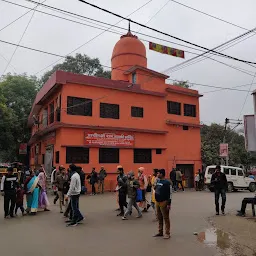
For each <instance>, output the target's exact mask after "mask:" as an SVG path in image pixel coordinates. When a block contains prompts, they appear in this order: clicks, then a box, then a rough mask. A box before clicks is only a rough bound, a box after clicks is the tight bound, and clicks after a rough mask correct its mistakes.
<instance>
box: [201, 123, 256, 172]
mask: <svg viewBox="0 0 256 256" xmlns="http://www.w3.org/2000/svg"><path fill="white" fill-rule="evenodd" d="M224 135H225V142H226V143H228V144H229V165H236V166H237V165H244V166H245V167H246V168H248V167H249V166H250V165H251V164H255V163H256V157H255V154H252V153H249V152H247V151H246V150H245V139H244V136H243V135H242V134H241V133H239V132H237V131H235V130H232V129H230V128H228V129H227V131H226V132H225V128H224V126H222V125H219V124H211V125H210V126H208V125H203V127H202V128H201V141H202V161H203V163H204V164H206V165H212V164H218V163H220V161H221V159H220V157H219V145H220V143H222V142H223V138H224Z"/></svg>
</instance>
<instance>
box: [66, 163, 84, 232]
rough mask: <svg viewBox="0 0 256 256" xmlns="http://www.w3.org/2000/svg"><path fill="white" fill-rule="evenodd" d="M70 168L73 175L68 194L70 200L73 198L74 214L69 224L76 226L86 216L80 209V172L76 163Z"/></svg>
mask: <svg viewBox="0 0 256 256" xmlns="http://www.w3.org/2000/svg"><path fill="white" fill-rule="evenodd" d="M70 169H71V175H72V176H71V182H70V187H69V191H68V194H67V195H68V196H69V197H70V200H71V207H72V212H73V216H72V221H71V223H69V224H68V225H67V226H72V227H75V226H77V224H78V223H79V222H81V221H82V220H84V217H83V215H82V214H81V212H80V210H79V196H80V193H81V180H80V176H79V174H78V173H77V167H76V166H75V165H74V164H72V165H70Z"/></svg>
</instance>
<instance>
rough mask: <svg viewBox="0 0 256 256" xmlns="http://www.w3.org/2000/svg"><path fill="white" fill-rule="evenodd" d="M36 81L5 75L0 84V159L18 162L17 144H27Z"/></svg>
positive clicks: (32, 78)
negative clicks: (29, 117) (28, 121)
mask: <svg viewBox="0 0 256 256" xmlns="http://www.w3.org/2000/svg"><path fill="white" fill-rule="evenodd" d="M37 86H38V81H37V79H36V78H35V77H28V76H27V75H25V74H23V75H10V74H8V75H6V76H4V77H3V78H2V80H1V82H0V115H1V119H0V130H1V136H0V158H1V160H2V161H14V160H19V159H20V157H19V155H18V148H19V144H20V143H22V142H28V140H29V138H30V130H29V129H28V127H27V120H28V116H29V113H30V110H31V107H32V104H33V101H34V99H35V96H36V92H37V91H36V88H37Z"/></svg>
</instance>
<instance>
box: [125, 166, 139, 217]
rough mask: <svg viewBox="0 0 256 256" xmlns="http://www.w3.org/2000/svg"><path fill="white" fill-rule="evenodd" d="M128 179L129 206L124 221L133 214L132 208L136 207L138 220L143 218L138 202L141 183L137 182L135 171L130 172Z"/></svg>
mask: <svg viewBox="0 0 256 256" xmlns="http://www.w3.org/2000/svg"><path fill="white" fill-rule="evenodd" d="M127 177H128V180H127V193H128V206H127V209H126V212H125V214H124V217H123V218H122V219H123V220H127V215H128V214H130V213H131V212H132V207H134V208H135V209H136V210H137V212H138V216H137V218H141V217H142V213H141V211H140V208H139V206H138V205H137V202H136V196H137V189H138V188H139V187H140V183H139V182H138V181H137V180H135V176H134V172H133V171H130V172H129V173H128V175H127Z"/></svg>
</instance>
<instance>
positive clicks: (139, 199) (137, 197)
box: [136, 189, 142, 202]
mask: <svg viewBox="0 0 256 256" xmlns="http://www.w3.org/2000/svg"><path fill="white" fill-rule="evenodd" d="M141 201H142V190H141V189H137V190H136V202H141Z"/></svg>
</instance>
